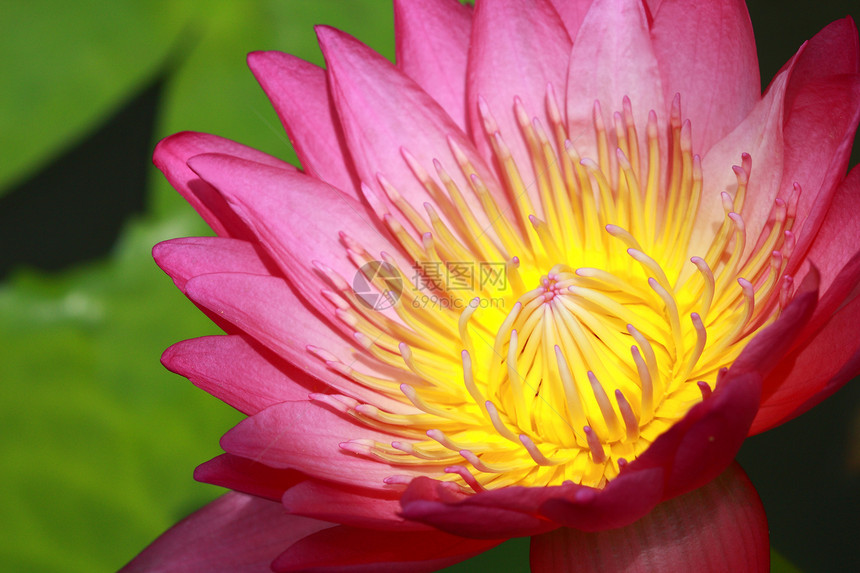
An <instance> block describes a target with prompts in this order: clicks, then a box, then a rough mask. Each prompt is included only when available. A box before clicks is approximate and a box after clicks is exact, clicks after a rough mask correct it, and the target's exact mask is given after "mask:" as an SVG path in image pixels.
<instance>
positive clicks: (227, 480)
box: [194, 454, 307, 501]
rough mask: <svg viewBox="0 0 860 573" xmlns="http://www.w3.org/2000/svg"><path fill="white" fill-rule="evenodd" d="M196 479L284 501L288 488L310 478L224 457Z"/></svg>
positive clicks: (211, 462) (202, 466)
mask: <svg viewBox="0 0 860 573" xmlns="http://www.w3.org/2000/svg"><path fill="white" fill-rule="evenodd" d="M194 479H196V480H197V481H199V482H203V483H210V484H212V485H217V486H221V487H226V488H228V489H232V490H235V491H241V492H242V493H247V494H250V495H255V496H258V497H265V498H266V499H270V500H272V501H280V500H281V496H282V495H283V494H284V492H285V491H286V490H287V489H288V488H290V487H293V486H294V485H295V484H297V483H299V482H301V481H303V480H305V479H307V476H305V475H303V474H301V473H299V472H297V471H294V470H284V469H275V468H270V467H269V466H267V465H265V464H261V463H260V462H255V461H253V460H247V459H245V458H240V457H237V456H233V455H230V454H221V455H220V456H217V457H215V458H212V459H211V460H209V461H208V462H205V463H202V464H200V465H199V466H197V468H196V469H195V470H194Z"/></svg>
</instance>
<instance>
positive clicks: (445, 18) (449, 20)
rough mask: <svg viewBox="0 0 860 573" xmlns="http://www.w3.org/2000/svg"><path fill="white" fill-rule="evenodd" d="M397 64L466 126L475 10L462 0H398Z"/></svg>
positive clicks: (395, 7) (452, 116)
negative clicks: (473, 13)
mask: <svg viewBox="0 0 860 573" xmlns="http://www.w3.org/2000/svg"><path fill="white" fill-rule="evenodd" d="M394 27H395V35H394V38H395V40H396V41H397V45H396V54H397V65H398V67H399V68H400V69H401V70H403V72H404V73H405V74H406V75H407V76H409V77H410V78H412V79H413V80H415V82H416V83H417V84H418V85H419V86H421V88H422V89H423V90H424V91H425V92H427V94H429V95H430V96H431V97H433V99H435V100H436V101H437V102H439V105H441V106H442V108H443V109H444V110H445V111H447V112H448V115H449V116H450V117H451V119H453V120H454V122H455V123H456V124H457V125H458V126H460V128H461V129H463V130H465V129H466V61H467V56H468V53H469V35H470V34H471V32H472V11H471V10H470V9H469V7H468V6H465V5H463V4H461V3H460V2H458V1H457V0H423V1H422V2H414V1H412V0H395V2H394Z"/></svg>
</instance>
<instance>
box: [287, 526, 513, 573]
mask: <svg viewBox="0 0 860 573" xmlns="http://www.w3.org/2000/svg"><path fill="white" fill-rule="evenodd" d="M320 533H321V535H313V536H310V537H308V538H306V539H303V540H301V541H299V542H298V543H296V544H294V545H293V546H292V547H290V548H289V549H288V550H287V551H285V552H284V553H283V554H281V555H280V556H279V557H278V559H277V560H276V561H275V562H274V563H273V564H272V568H273V569H274V570H275V571H277V572H279V573H286V572H293V571H302V572H307V573H311V572H320V573H321V572H324V571H325V572H332V571H345V572H346V571H349V572H350V573H358V572H360V571H366V572H368V573H377V572H378V573H401V572H402V573H422V572H429V571H436V570H438V569H440V568H442V567H447V566H448V565H453V564H454V563H459V562H460V561H464V560H466V559H468V558H469V557H474V556H475V555H477V554H479V553H483V552H484V551H486V550H488V549H490V548H492V547H495V546H496V545H498V544H499V543H500V542H501V541H502V540H492V541H479V540H474V539H464V538H462V537H455V536H453V535H448V534H447V533H442V532H439V531H418V532H412V531H405V532H394V531H389V532H383V531H374V530H372V529H360V528H355V527H348V526H345V525H341V526H338V527H333V528H331V530H330V533H328V534H326V533H325V532H320Z"/></svg>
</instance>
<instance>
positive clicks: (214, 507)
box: [120, 492, 332, 573]
mask: <svg viewBox="0 0 860 573" xmlns="http://www.w3.org/2000/svg"><path fill="white" fill-rule="evenodd" d="M329 527H332V524H331V523H325V522H322V521H317V520H315V519H308V518H306V517H296V516H293V515H288V514H287V513H286V512H285V511H284V508H283V506H281V504H279V503H277V502H273V501H269V500H266V499H262V498H258V497H253V496H250V495H245V494H243V493H237V492H230V493H228V494H226V495H224V496H222V497H220V498H218V499H216V500H215V501H213V502H212V503H210V504H209V505H207V506H206V507H204V508H203V509H201V510H199V511H197V512H196V513H193V514H191V515H190V516H188V517H186V518H185V519H183V520H182V521H180V522H179V523H177V524H176V525H174V526H173V527H171V528H170V529H169V530H168V531H167V532H165V533H164V534H162V535H161V537H159V538H158V539H156V540H155V541H154V542H153V543H152V545H150V546H149V547H147V548H146V549H144V550H143V552H142V553H141V554H140V555H138V556H137V557H135V558H134V559H133V560H132V561H131V562H130V563H129V564H128V565H126V566H125V567H123V568H122V569H121V570H120V571H121V572H122V573H145V572H149V573H156V572H157V573H188V572H191V571H207V572H210V573H234V572H235V571H243V572H244V571H247V572H248V573H254V572H259V573H264V572H265V573H268V572H270V571H271V567H270V564H271V563H272V560H273V559H274V558H275V557H277V555H278V553H280V552H281V551H282V550H283V548H284V547H288V546H289V545H290V544H291V543H295V542H296V541H298V540H300V539H302V538H304V537H306V536H308V535H312V534H314V533H316V532H318V531H321V530H323V529H326V528H329Z"/></svg>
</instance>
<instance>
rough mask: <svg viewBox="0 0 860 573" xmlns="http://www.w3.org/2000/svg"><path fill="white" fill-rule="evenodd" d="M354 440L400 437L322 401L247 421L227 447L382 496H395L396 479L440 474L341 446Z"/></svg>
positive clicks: (289, 405) (281, 407) (282, 407)
mask: <svg viewBox="0 0 860 573" xmlns="http://www.w3.org/2000/svg"><path fill="white" fill-rule="evenodd" d="M354 439H362V440H376V441H379V442H391V440H392V439H396V437H394V436H391V435H389V434H385V433H382V432H379V431H376V430H372V429H369V428H368V427H367V426H364V425H362V424H360V423H358V421H353V420H351V419H350V418H349V416H348V415H346V414H342V413H340V412H335V411H333V410H331V409H329V408H328V407H327V406H324V405H322V404H321V403H318V402H307V401H302V402H283V403H281V404H275V405H274V406H270V407H269V408H266V409H265V410H263V411H262V412H260V413H258V414H256V415H254V416H251V417H250V418H246V419H245V420H243V421H241V422H240V423H239V424H238V425H237V426H236V427H234V428H233V429H231V430H230V431H229V432H227V433H226V434H224V436H223V437H222V438H221V447H222V448H223V449H224V451H226V452H227V453H229V454H233V455H235V456H240V457H243V458H248V459H251V460H254V461H257V462H261V463H264V464H266V465H268V466H271V467H273V468H290V469H295V470H299V471H301V472H304V473H306V474H308V475H310V476H313V477H315V478H319V479H323V480H327V481H331V482H335V483H342V484H345V485H348V486H355V487H364V488H369V489H373V490H379V491H395V486H389V485H388V484H386V483H385V481H384V480H385V478H387V477H389V476H392V475H404V476H412V477H415V476H418V475H428V474H433V473H435V472H438V470H434V469H430V468H426V467H422V466H415V467H414V468H410V469H404V468H401V467H397V468H395V467H393V466H390V465H388V464H386V463H384V462H382V461H376V460H372V459H370V458H368V457H364V456H360V455H358V454H355V453H352V452H350V451H347V450H345V449H343V448H341V447H340V444H342V443H344V442H348V441H349V440H354Z"/></svg>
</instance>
